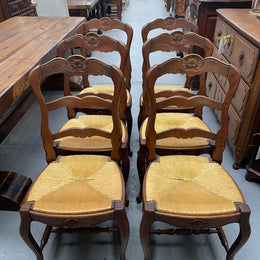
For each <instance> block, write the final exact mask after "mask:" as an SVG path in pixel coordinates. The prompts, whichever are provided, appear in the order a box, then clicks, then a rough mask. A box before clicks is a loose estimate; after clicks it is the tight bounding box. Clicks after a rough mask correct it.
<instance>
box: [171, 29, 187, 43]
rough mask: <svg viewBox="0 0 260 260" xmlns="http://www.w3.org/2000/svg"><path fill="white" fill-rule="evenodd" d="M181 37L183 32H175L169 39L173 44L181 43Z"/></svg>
mask: <svg viewBox="0 0 260 260" xmlns="http://www.w3.org/2000/svg"><path fill="white" fill-rule="evenodd" d="M183 35H184V33H183V32H177V31H176V32H174V33H172V35H171V37H172V40H173V41H174V42H181V41H182V39H183Z"/></svg>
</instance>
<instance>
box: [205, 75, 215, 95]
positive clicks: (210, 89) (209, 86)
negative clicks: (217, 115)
mask: <svg viewBox="0 0 260 260" xmlns="http://www.w3.org/2000/svg"><path fill="white" fill-rule="evenodd" d="M216 89H217V82H216V80H215V78H214V75H213V73H211V72H209V73H207V79H206V93H207V96H208V97H210V98H213V99H215V96H216Z"/></svg>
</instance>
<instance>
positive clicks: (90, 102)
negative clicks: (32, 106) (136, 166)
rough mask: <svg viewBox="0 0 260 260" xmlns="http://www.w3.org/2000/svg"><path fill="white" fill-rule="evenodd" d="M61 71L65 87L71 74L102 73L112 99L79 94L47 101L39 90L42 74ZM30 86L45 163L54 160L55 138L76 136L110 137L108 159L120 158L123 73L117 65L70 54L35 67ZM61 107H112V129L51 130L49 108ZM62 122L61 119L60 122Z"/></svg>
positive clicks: (75, 128) (43, 75)
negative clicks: (111, 88) (37, 109)
mask: <svg viewBox="0 0 260 260" xmlns="http://www.w3.org/2000/svg"><path fill="white" fill-rule="evenodd" d="M59 73H61V74H64V78H65V83H64V84H65V87H66V85H69V84H70V80H69V78H70V76H73V75H76V76H83V75H85V74H87V75H93V76H100V75H104V76H107V77H110V78H111V79H112V81H113V83H114V95H113V97H112V101H110V100H107V99H104V98H102V97H99V96H96V95H93V94H92V93H90V94H89V95H86V96H83V97H79V96H64V95H62V96H61V97H60V98H57V99H55V100H53V101H51V102H47V101H46V100H45V98H44V95H43V93H42V90H41V82H42V80H43V79H44V77H47V76H51V75H55V74H59ZM29 79H30V84H31V87H32V89H33V91H34V93H35V95H36V98H37V100H38V102H39V104H40V109H41V137H42V140H43V146H44V149H45V153H46V160H47V162H48V163H49V162H52V161H54V160H55V159H56V153H55V150H54V140H55V139H58V138H62V137H66V136H74V137H78V138H84V137H91V136H101V137H104V138H109V139H111V142H112V152H111V159H113V160H115V161H117V162H118V163H119V160H120V148H121V136H122V131H121V122H120V117H119V100H120V94H121V90H122V85H123V74H122V72H121V70H120V69H119V68H117V67H116V66H114V65H108V64H106V63H104V62H102V61H101V60H99V59H96V58H89V59H86V58H85V57H83V56H80V55H72V56H70V57H68V59H64V58H60V57H58V58H54V59H52V60H51V61H49V62H47V63H45V64H42V65H38V66H36V67H35V68H34V69H33V70H32V71H31V72H30V75H29ZM60 108H65V109H66V108H71V109H75V108H79V109H80V108H89V109H111V111H112V120H113V130H112V132H107V131H103V130H98V129H97V128H91V127H87V128H84V129H82V128H80V127H79V128H77V127H73V128H69V129H67V130H63V131H59V132H53V131H52V130H51V128H50V124H49V111H53V110H57V109H60ZM62 125H64V122H63V124H62Z"/></svg>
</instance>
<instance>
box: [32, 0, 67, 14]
mask: <svg viewBox="0 0 260 260" xmlns="http://www.w3.org/2000/svg"><path fill="white" fill-rule="evenodd" d="M36 11H37V15H38V16H45V17H69V9H68V3H67V0H55V1H54V0H37V2H36Z"/></svg>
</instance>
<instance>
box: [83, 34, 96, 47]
mask: <svg viewBox="0 0 260 260" xmlns="http://www.w3.org/2000/svg"><path fill="white" fill-rule="evenodd" d="M98 42H99V39H98V36H97V35H91V36H89V37H86V45H90V46H92V47H95V46H97V45H98Z"/></svg>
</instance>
